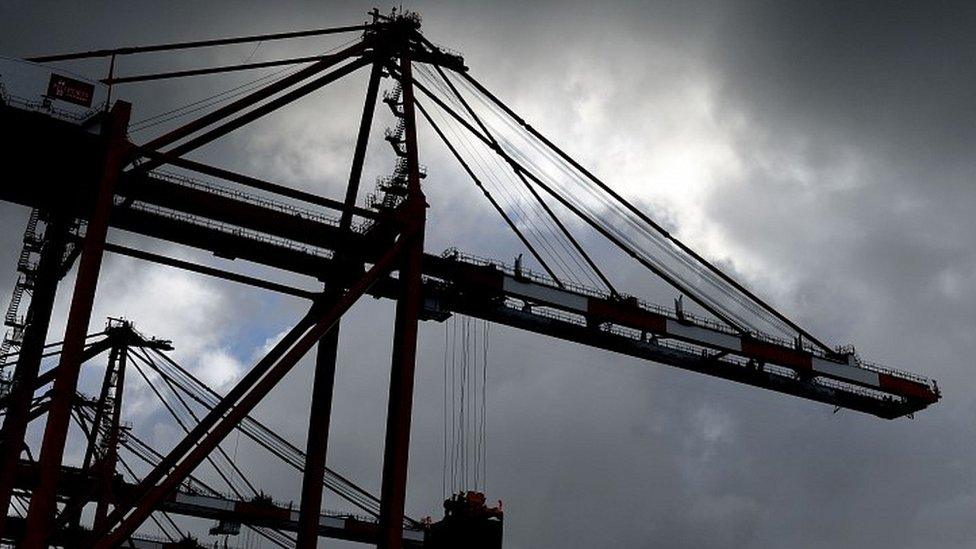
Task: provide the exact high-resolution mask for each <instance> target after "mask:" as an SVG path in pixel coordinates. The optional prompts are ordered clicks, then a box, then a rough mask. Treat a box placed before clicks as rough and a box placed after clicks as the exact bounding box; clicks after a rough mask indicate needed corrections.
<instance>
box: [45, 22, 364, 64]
mask: <svg viewBox="0 0 976 549" xmlns="http://www.w3.org/2000/svg"><path fill="white" fill-rule="evenodd" d="M367 28H369V25H352V26H345V27H331V28H325V29H312V30H307V31H292V32H278V33H273V34H257V35H252V36H236V37H232V38H216V39H212V40H196V41H193V42H173V43H170V44H153V45H150V46H129V47H124V48H113V49H104V50H93V51H87V52H77V53H63V54H56V55H43V56H38V57H30V58H28V59H27V60H28V61H33V62H35V63H45V62H49V61H69V60H73V59H89V58H92V57H110V56H113V55H131V54H134V53H150V52H160V51H172V50H182V49H190V48H204V47H213V46H227V45H231V44H245V43H248V42H268V41H271V40H285V39H290V38H306V37H310V36H323V35H326V34H337V33H343V32H355V31H361V30H366V29H367Z"/></svg>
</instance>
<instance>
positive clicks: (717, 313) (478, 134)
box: [414, 82, 744, 331]
mask: <svg viewBox="0 0 976 549" xmlns="http://www.w3.org/2000/svg"><path fill="white" fill-rule="evenodd" d="M414 84H415V85H416V86H417V88H418V89H420V90H421V91H422V92H424V94H425V95H426V96H427V97H429V98H430V99H431V100H432V101H434V102H435V103H437V105H438V106H439V107H441V109H443V110H444V111H445V112H447V113H449V114H450V115H451V116H452V117H454V119H455V120H457V121H458V122H460V123H461V125H462V126H464V127H465V129H467V130H468V131H469V132H470V133H471V134H473V135H474V136H476V137H478V139H480V140H481V141H482V142H483V143H485V145H487V146H489V147H490V148H492V150H493V151H495V153H496V154H498V155H499V156H501V157H502V158H504V159H505V160H506V161H508V163H509V164H510V165H511V167H512V169H513V170H517V171H522V172H523V173H524V174H525V175H526V177H528V178H529V179H531V180H532V181H533V182H534V183H535V184H537V185H539V187H541V188H542V189H543V190H545V191H546V192H547V193H549V194H550V195H551V196H552V197H553V198H555V199H556V200H557V201H559V202H560V203H561V204H562V205H563V206H565V207H566V208H567V209H569V210H570V211H571V212H573V214H575V215H576V216H577V217H579V218H580V219H582V220H583V221H585V222H586V223H588V224H589V225H590V226H591V227H593V228H594V229H595V230H596V231H597V232H599V233H600V234H602V235H603V236H604V237H605V238H607V240H610V241H611V242H612V243H613V244H614V245H616V246H617V247H619V248H620V249H621V250H623V251H624V252H626V253H627V254H628V255H630V256H631V257H632V258H634V259H635V260H637V261H638V262H639V263H641V264H642V265H644V266H645V267H646V268H647V269H649V270H650V271H652V272H653V273H654V274H656V275H657V276H659V277H661V278H662V279H664V280H665V281H666V282H668V283H669V284H671V285H672V286H674V287H675V288H676V289H678V290H679V291H681V292H683V293H685V294H687V295H688V297H690V298H691V299H692V300H694V301H695V302H696V303H698V304H699V305H701V306H702V307H703V308H705V310H707V311H708V312H710V313H711V314H713V315H715V316H716V317H717V318H719V319H720V320H722V321H723V322H725V323H726V324H728V325H729V326H732V327H733V328H736V329H738V330H740V331H744V330H743V328H741V327H740V326H739V325H738V324H737V323H736V322H735V321H733V320H731V319H730V318H729V317H728V316H727V315H726V314H725V313H723V312H721V311H719V310H717V309H716V308H715V307H714V306H713V305H711V304H709V303H708V302H707V301H705V300H704V299H702V298H701V297H700V296H698V295H697V292H692V291H690V289H689V288H688V287H687V286H685V284H683V283H682V282H680V281H678V280H677V279H675V277H673V276H671V275H669V274H667V273H666V272H664V271H663V270H662V269H661V268H660V267H659V266H657V265H655V264H653V263H651V262H650V261H649V260H648V259H647V258H645V257H643V256H641V255H640V254H638V253H637V252H636V251H634V249H633V248H632V247H630V246H628V245H626V244H625V243H624V242H623V241H622V240H621V239H620V238H618V237H617V236H615V235H614V234H612V233H611V232H610V231H608V230H607V229H606V228H605V227H604V226H603V225H601V224H600V223H599V222H598V221H596V220H595V219H593V218H592V217H591V216H589V215H587V214H585V213H584V212H583V211H582V210H581V209H580V208H578V207H576V206H574V205H573V204H572V203H571V202H570V201H569V200H567V199H566V198H565V197H563V196H562V195H561V194H559V193H558V192H556V191H555V190H553V189H552V188H551V187H550V186H549V185H547V184H546V183H544V182H543V181H542V180H541V179H540V178H539V177H538V176H536V175H535V174H534V173H532V172H530V171H528V170H526V169H525V168H524V167H523V166H522V165H521V164H519V163H518V162H517V161H516V160H515V159H514V158H512V157H511V156H510V155H509V154H508V153H507V152H505V151H504V150H503V149H502V148H501V147H495V146H493V145H492V144H491V141H490V140H489V139H488V138H487V137H485V136H484V135H482V134H481V132H480V131H478V130H477V129H475V128H474V127H473V126H471V124H469V123H468V122H467V121H465V120H464V119H463V118H462V117H461V116H460V115H458V114H457V112H455V111H454V110H453V109H451V108H450V107H449V106H447V105H445V104H444V102H443V101H441V100H440V99H439V98H437V97H436V96H435V95H434V94H432V93H431V92H430V90H428V89H427V88H426V87H425V86H423V84H420V83H418V82H414ZM415 103H416V100H415ZM418 108H419V107H418Z"/></svg>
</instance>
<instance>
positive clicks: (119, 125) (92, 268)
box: [22, 101, 132, 549]
mask: <svg viewBox="0 0 976 549" xmlns="http://www.w3.org/2000/svg"><path fill="white" fill-rule="evenodd" d="M131 109H132V107H131V105H130V104H129V103H126V102H124V101H117V102H116V103H115V106H114V107H113V108H112V111H111V112H110V113H109V117H108V120H107V121H106V132H105V134H106V137H107V145H106V146H107V151H106V154H105V165H104V167H103V171H102V180H101V186H100V188H99V190H98V198H97V200H96V202H95V208H94V210H93V212H92V216H91V219H90V220H89V222H88V231H87V233H86V234H85V241H84V243H83V244H82V251H81V259H80V262H79V264H78V277H77V279H76V280H75V288H74V293H73V294H72V297H71V308H70V310H69V313H68V325H67V327H66V328H65V332H64V347H63V348H62V352H61V362H60V364H59V366H58V373H57V377H55V379H54V387H53V389H52V394H51V409H50V411H49V412H48V416H47V424H46V426H45V428H44V439H43V442H42V443H41V455H40V459H39V461H40V474H41V478H40V483H39V485H38V486H37V489H35V490H34V493H33V494H32V496H31V502H30V508H29V509H28V513H27V531H26V534H25V536H24V541H23V544H22V547H25V548H37V549H39V548H41V547H43V546H44V544H45V543H44V542H45V538H46V537H47V535H48V534H50V531H49V528H50V525H51V523H52V519H53V518H54V513H55V511H56V510H57V500H56V497H55V496H56V495H57V487H58V477H59V476H60V473H61V460H62V459H63V457H64V445H65V441H66V439H67V436H68V422H69V420H70V419H71V404H72V401H73V400H74V395H75V391H76V390H77V385H78V373H79V371H80V370H81V357H82V352H83V351H84V347H85V335H86V334H87V332H88V323H89V321H90V320H91V312H92V304H93V303H94V301H95V289H96V287H97V286H98V273H99V271H100V270H101V267H102V254H103V252H104V248H105V237H106V235H107V234H108V216H109V213H110V212H111V211H112V205H113V200H114V196H115V185H116V183H117V182H118V179H119V174H120V172H121V171H122V168H123V167H125V163H126V157H127V150H128V147H127V145H128V142H127V140H126V137H125V133H126V129H127V127H128V125H129V114H130V113H131Z"/></svg>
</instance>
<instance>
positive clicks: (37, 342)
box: [0, 214, 68, 534]
mask: <svg viewBox="0 0 976 549" xmlns="http://www.w3.org/2000/svg"><path fill="white" fill-rule="evenodd" d="M52 218H53V219H52V220H51V221H50V223H49V224H48V226H47V228H46V229H45V233H46V234H45V243H44V247H43V249H42V250H41V260H40V262H39V263H38V266H37V278H36V279H35V281H34V292H33V294H32V295H31V301H30V308H29V309H28V311H27V323H26V324H27V327H26V329H25V331H24V340H23V341H22V342H21V346H20V355H19V356H18V357H17V368H16V369H15V370H14V378H13V382H12V385H11V390H10V394H9V396H8V397H7V414H6V417H5V418H4V421H3V430H2V431H0V510H2V511H0V534H3V532H4V528H5V525H6V520H7V510H8V509H9V507H10V497H11V494H12V492H13V487H14V482H15V481H16V476H17V469H18V468H17V461H18V460H19V459H20V453H21V451H22V450H23V447H24V435H25V433H26V432H27V424H28V423H29V416H30V407H31V400H32V399H33V397H34V387H35V385H36V383H37V374H38V372H39V371H40V368H41V355H42V354H43V353H44V341H45V339H47V331H48V326H50V324H51V310H52V309H53V308H54V297H55V295H56V294H57V291H58V273H59V271H60V270H61V258H62V256H63V255H64V249H65V243H66V241H67V237H68V226H67V220H66V219H65V218H64V217H62V216H60V215H57V214H52Z"/></svg>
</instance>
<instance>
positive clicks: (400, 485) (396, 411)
mask: <svg viewBox="0 0 976 549" xmlns="http://www.w3.org/2000/svg"><path fill="white" fill-rule="evenodd" d="M400 74H401V78H402V82H401V85H402V89H403V92H402V93H403V117H404V139H405V141H406V152H407V169H408V178H407V202H406V203H405V204H404V206H405V210H406V211H405V214H406V216H407V222H408V223H417V224H418V225H419V227H420V229H419V230H418V231H417V233H415V235H414V236H413V237H412V239H411V241H409V242H407V243H406V244H407V247H406V248H405V249H404V255H403V258H402V260H401V262H400V273H399V281H400V290H399V291H400V293H399V295H398V297H397V307H396V326H395V329H394V330H395V331H394V333H393V358H392V365H391V372H390V401H389V407H388V409H387V416H386V449H385V453H384V456H383V484H382V492H381V495H380V539H379V543H378V547H380V549H400V548H401V547H402V545H403V515H404V511H403V508H404V504H405V502H406V495H407V461H408V457H409V452H410V420H411V415H412V413H413V383H414V369H415V366H416V357H417V328H418V326H417V325H418V321H419V315H420V308H421V305H422V300H423V296H422V291H423V286H422V284H421V283H422V280H421V268H422V261H423V255H424V225H425V222H426V208H427V203H426V199H425V198H424V194H423V191H422V190H421V188H420V164H419V161H418V152H417V121H416V117H415V113H414V104H413V99H414V97H413V84H412V83H413V74H412V70H411V64H410V54H409V44H408V43H407V42H406V40H405V41H404V44H403V50H402V52H401V54H400Z"/></svg>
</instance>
